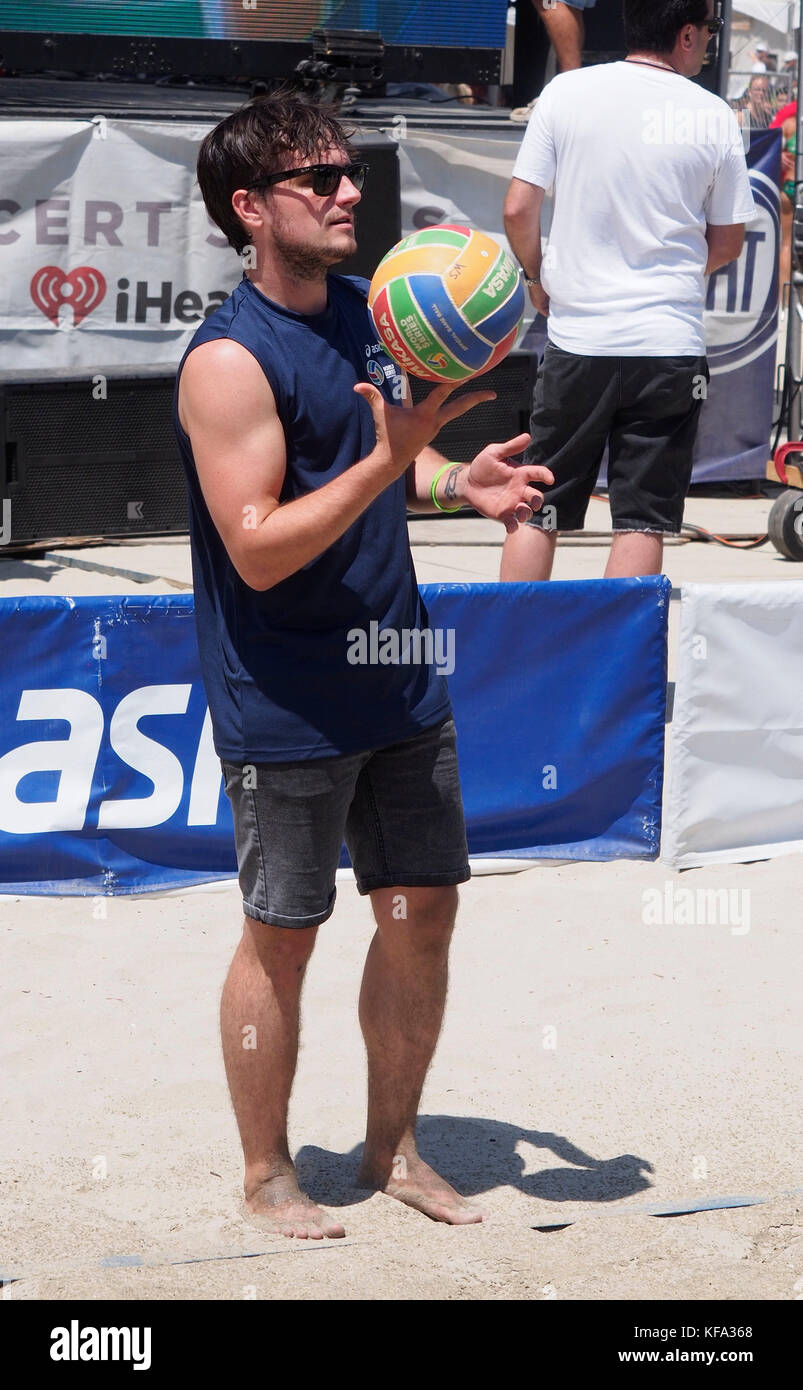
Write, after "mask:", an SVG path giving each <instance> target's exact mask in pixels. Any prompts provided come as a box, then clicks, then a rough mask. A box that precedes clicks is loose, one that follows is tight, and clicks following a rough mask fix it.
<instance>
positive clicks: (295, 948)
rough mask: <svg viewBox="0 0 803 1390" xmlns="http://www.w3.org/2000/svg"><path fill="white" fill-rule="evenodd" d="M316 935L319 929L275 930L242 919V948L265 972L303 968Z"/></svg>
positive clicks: (274, 928) (247, 919)
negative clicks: (254, 958)
mask: <svg viewBox="0 0 803 1390" xmlns="http://www.w3.org/2000/svg"><path fill="white" fill-rule="evenodd" d="M317 935H318V928H317V927H275V926H272V925H271V924H270V923H268V922H260V921H259V920H258V919H257V918H256V917H248V916H244V917H243V946H244V948H245V949H246V951H248V952H249V953H252V954H253V955H255V956H257V957H258V959H259V961H260V963H261V964H262V966H263V967H264V968H265V969H293V968H295V969H303V967H304V966H305V965H306V963H307V961H308V960H309V958H310V956H311V955H312V950H313V947H314V945H315V938H316V936H317Z"/></svg>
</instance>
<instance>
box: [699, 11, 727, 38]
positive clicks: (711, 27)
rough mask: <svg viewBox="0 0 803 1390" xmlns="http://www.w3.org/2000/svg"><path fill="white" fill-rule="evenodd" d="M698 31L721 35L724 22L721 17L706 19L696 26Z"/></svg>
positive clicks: (715, 16)
mask: <svg viewBox="0 0 803 1390" xmlns="http://www.w3.org/2000/svg"><path fill="white" fill-rule="evenodd" d="M697 28H698V29H707V30H708V32H709V34H721V33H722V30H723V29H724V28H725V21H724V19H723V18H722V15H714V18H713V19H707V20H705V22H704V23H703V24H698V26H697Z"/></svg>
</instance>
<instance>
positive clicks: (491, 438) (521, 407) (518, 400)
mask: <svg viewBox="0 0 803 1390" xmlns="http://www.w3.org/2000/svg"><path fill="white" fill-rule="evenodd" d="M537 371H538V357H537V356H536V354H535V353H533V352H522V351H521V350H519V351H517V352H511V353H510V354H509V356H508V357H506V358H505V359H504V361H503V362H500V363H499V365H498V366H497V367H493V368H492V369H491V371H490V372H484V373H483V375H482V376H478V377H475V378H474V379H473V380H472V381H470V382H468V383H467V384H466V385H465V386H461V387H460V389H459V390H458V391H455V393H454V395H453V396H451V397H450V398H449V399H450V400H457V399H458V398H459V397H460V396H463V395H465V394H466V392H468V391H478V390H479V391H484V390H490V391H495V392H496V400H495V401H484V402H483V403H482V405H476V406H474V408H473V410H468V411H466V414H465V415H460V416H458V418H457V419H456V420H452V421H451V423H450V424H448V425H447V426H446V427H445V429H442V430H441V432H440V434H439V435H438V436H437V438H436V439H434V440H433V441H432V443H433V447H434V448H435V449H438V450H439V452H440V453H442V454H443V455H444V456H445V457H446V458H449V459H454V461H455V463H469V462H470V460H471V459H473V458H474V455H475V454H478V453H479V452H480V449H484V448H485V445H486V444H501V443H504V441H505V440H506V439H513V438H514V437H515V435H517V434H525V433H527V434H529V432H530V415H531V413H532V395H533V386H534V385H535V377H536V373H537ZM410 385H411V387H412V396H413V402H414V404H416V405H417V404H418V402H419V401H421V400H423V398H424V397H425V396H426V395H427V394H428V392H430V391H431V390H432V383H431V382H428V381H421V380H419V379H418V378H417V377H410Z"/></svg>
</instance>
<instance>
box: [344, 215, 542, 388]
mask: <svg viewBox="0 0 803 1390" xmlns="http://www.w3.org/2000/svg"><path fill="white" fill-rule="evenodd" d="M524 304H525V299H524V286H523V285H522V283H521V279H520V277H519V272H518V270H517V268H516V266H515V264H514V262H513V260H512V259H511V257H510V256H509V255H508V253H507V251H505V250H504V249H503V248H502V247H501V246H500V245H499V243H498V242H496V241H494V239H493V237H490V236H488V235H487V233H485V232H478V231H475V230H473V229H472V228H471V227H457V226H453V225H452V224H451V223H444V224H443V225H442V226H437V227H427V228H426V230H425V231H421V232H413V233H412V234H411V235H410V236H406V237H403V238H402V240H401V241H400V242H398V243H397V245H396V246H394V247H393V248H392V250H390V251H388V253H387V255H386V256H384V257H383V259H382V260H381V261H380V262H379V265H378V266H377V268H376V271H375V272H374V278H373V280H372V281H371V287H370V290H369V291H368V308H369V309H370V311H371V316H372V318H373V321H374V327H375V328H376V331H377V334H378V336H379V337H380V338H381V340H382V344H383V346H384V348H385V350H386V351H387V352H388V353H389V355H390V356H391V357H392V358H393V359H394V361H395V362H398V364H399V366H400V367H404V368H405V370H406V371H408V372H410V373H412V375H413V376H417V377H422V378H423V379H424V380H425V381H439V382H446V381H449V382H458V381H468V379H469V378H470V377H473V376H479V375H480V373H481V372H487V371H489V370H490V369H491V367H495V366H496V364H497V362H501V361H502V358H503V357H506V356H507V354H508V353H509V352H510V349H511V348H512V347H513V344H514V343H515V341H516V335H517V333H518V331H519V328H520V326H521V320H522V317H523V314H524Z"/></svg>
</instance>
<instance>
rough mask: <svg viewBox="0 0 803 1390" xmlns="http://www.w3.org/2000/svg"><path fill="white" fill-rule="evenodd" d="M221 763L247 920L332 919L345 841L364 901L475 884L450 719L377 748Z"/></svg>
mask: <svg viewBox="0 0 803 1390" xmlns="http://www.w3.org/2000/svg"><path fill="white" fill-rule="evenodd" d="M221 767H222V769H223V776H224V780H225V788H226V795H227V796H228V798H229V800H230V802H231V807H232V813H233V816H234V838H235V843H236V846H237V865H238V871H239V880H240V888H241V891H242V895H243V912H244V913H245V915H246V916H247V917H255V918H257V920H258V921H260V922H267V923H269V924H270V925H272V926H275V927H315V926H318V924H319V923H320V922H325V921H326V919H327V917H330V916H331V915H332V910H333V908H334V905H335V896H336V889H335V873H336V871H337V865H338V860H339V858H340V850H341V846H342V844H343V841H344V839H345V842H346V846H347V848H348V851H349V854H350V856H351V862H352V865H353V866H354V874H355V877H356V879H357V889H358V891H359V892H360V893H362V894H365V893H370V892H372V890H373V889H375V888H395V887H408V888H420V887H435V886H441V885H444V884H456V883H465V882H466V880H467V879H469V878H470V877H471V870H470V868H469V864H468V850H467V847H466V827H465V820H464V817H463V801H462V797H461V794H460V778H459V775H458V768H457V735H456V732H455V726H454V720H453V719H451V718H449V719H447V720H445V721H444V722H443V723H441V724H438V725H437V726H436V727H435V728H432V729H425V730H424V732H423V733H421V734H416V735H415V737H414V738H410V739H405V740H404V742H402V743H395V744H393V746H392V747H390V748H380V749H378V750H376V751H374V752H368V753H349V754H345V755H343V756H340V757H334V758H316V759H314V760H313V761H307V762H293V763H245V764H235V763H228V762H225V761H223V760H222V759H221Z"/></svg>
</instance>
